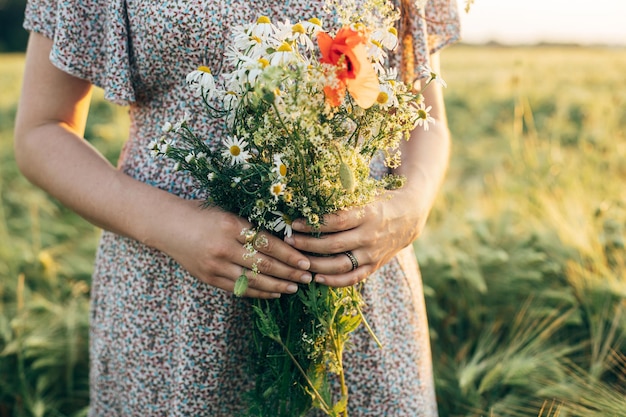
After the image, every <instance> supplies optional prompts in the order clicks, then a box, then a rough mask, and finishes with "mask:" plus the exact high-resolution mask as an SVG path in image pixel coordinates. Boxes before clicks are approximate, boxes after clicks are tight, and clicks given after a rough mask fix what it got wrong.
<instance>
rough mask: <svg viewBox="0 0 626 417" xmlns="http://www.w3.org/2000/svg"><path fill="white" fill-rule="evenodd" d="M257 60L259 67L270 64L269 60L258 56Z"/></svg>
mask: <svg viewBox="0 0 626 417" xmlns="http://www.w3.org/2000/svg"><path fill="white" fill-rule="evenodd" d="M258 62H259V64H261V68H266V67H267V66H268V65H269V64H270V61H268V60H267V59H265V58H259V60H258Z"/></svg>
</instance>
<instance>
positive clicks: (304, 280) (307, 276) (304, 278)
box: [300, 272, 313, 284]
mask: <svg viewBox="0 0 626 417" xmlns="http://www.w3.org/2000/svg"><path fill="white" fill-rule="evenodd" d="M312 280H313V276H312V275H311V274H309V273H308V272H307V273H306V274H302V276H301V277H300V281H301V282H302V283H303V284H308V283H309V282H311V281H312Z"/></svg>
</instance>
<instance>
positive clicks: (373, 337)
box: [356, 305, 383, 349]
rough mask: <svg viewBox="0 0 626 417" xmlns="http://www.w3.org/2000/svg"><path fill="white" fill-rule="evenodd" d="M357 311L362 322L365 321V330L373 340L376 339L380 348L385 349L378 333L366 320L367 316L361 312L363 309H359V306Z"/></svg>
mask: <svg viewBox="0 0 626 417" xmlns="http://www.w3.org/2000/svg"><path fill="white" fill-rule="evenodd" d="M356 309H357V311H358V312H359V315H360V316H361V320H363V325H364V326H365V328H366V329H367V332H368V333H369V334H370V335H371V336H372V339H374V341H375V342H376V344H377V345H378V347H379V348H381V349H382V348H383V344H382V343H381V342H380V340H379V339H378V337H376V333H374V330H373V329H372V328H371V327H370V324H369V323H368V322H367V320H366V319H365V315H364V314H363V311H362V310H361V307H359V306H358V305H357V306H356Z"/></svg>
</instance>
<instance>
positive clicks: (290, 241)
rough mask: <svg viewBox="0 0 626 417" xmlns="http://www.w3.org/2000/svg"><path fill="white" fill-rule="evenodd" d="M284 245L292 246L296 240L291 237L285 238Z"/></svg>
mask: <svg viewBox="0 0 626 417" xmlns="http://www.w3.org/2000/svg"><path fill="white" fill-rule="evenodd" d="M285 243H286V244H288V245H291V246H293V245H294V244H295V243H296V240H295V239H294V238H293V237H291V236H286V237H285Z"/></svg>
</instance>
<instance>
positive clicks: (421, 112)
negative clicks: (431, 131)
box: [417, 101, 435, 130]
mask: <svg viewBox="0 0 626 417" xmlns="http://www.w3.org/2000/svg"><path fill="white" fill-rule="evenodd" d="M432 107H433V106H428V107H426V105H425V104H424V102H423V101H422V102H421V103H420V104H419V107H418V109H417V125H418V126H424V130H428V124H429V123H432V124H435V119H434V118H433V117H432V116H431V115H430V113H429V112H430V109H432Z"/></svg>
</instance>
